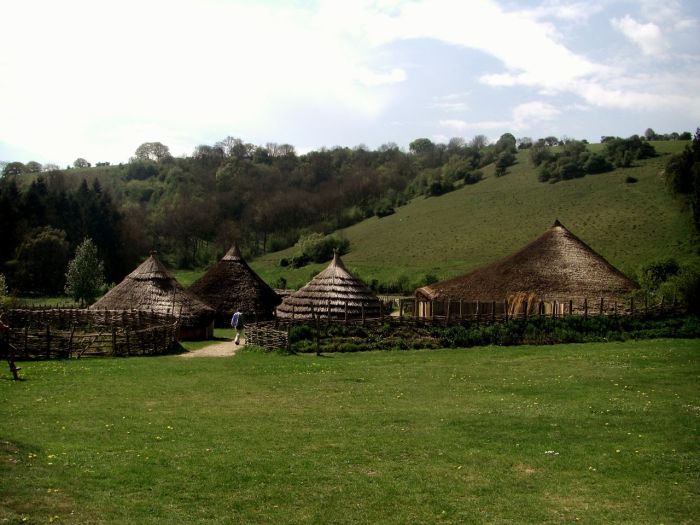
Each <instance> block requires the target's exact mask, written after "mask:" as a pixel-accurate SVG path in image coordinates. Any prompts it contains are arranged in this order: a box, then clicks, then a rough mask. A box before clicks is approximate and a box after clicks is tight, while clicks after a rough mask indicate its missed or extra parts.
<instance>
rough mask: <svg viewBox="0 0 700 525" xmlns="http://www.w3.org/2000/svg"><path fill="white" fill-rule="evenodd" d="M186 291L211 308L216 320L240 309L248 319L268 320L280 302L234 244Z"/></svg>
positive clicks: (227, 317) (225, 317)
mask: <svg viewBox="0 0 700 525" xmlns="http://www.w3.org/2000/svg"><path fill="white" fill-rule="evenodd" d="M188 291H189V292H190V293H192V294H194V295H195V296H196V297H198V298H199V299H201V300H202V301H204V302H206V303H207V304H209V305H210V306H211V307H212V308H214V309H215V310H216V315H217V320H219V321H228V320H229V319H230V318H231V314H233V312H235V311H236V310H239V311H240V312H243V314H244V315H245V317H246V318H247V320H248V322H251V321H253V320H254V318H260V319H270V318H271V317H272V316H273V313H274V311H275V306H277V305H278V304H280V302H281V301H282V299H281V298H280V297H279V296H278V295H277V294H276V293H275V291H274V290H273V289H272V288H270V287H269V286H268V285H267V283H265V281H263V280H262V279H261V278H260V277H259V276H258V274H256V273H255V272H254V271H253V270H252V269H251V268H250V266H248V264H247V263H246V262H245V260H243V257H242V256H241V252H240V251H239V249H238V246H236V245H234V246H233V247H231V249H230V250H229V251H228V252H227V253H226V255H224V257H223V258H222V259H221V260H220V261H219V262H218V263H216V264H215V265H214V266H212V267H211V268H210V269H209V271H207V272H206V273H205V274H204V275H203V276H202V277H200V278H199V279H197V280H196V281H195V282H194V283H192V286H190V287H189V288H188Z"/></svg>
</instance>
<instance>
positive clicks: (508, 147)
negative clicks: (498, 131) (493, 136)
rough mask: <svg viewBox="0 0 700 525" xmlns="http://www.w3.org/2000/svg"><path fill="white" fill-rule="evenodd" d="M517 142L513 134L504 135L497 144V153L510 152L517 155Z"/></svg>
mask: <svg viewBox="0 0 700 525" xmlns="http://www.w3.org/2000/svg"><path fill="white" fill-rule="evenodd" d="M516 143H517V141H516V140H515V137H514V136H513V134H512V133H504V134H503V135H501V137H500V138H499V139H498V141H497V142H496V153H501V152H506V151H507V152H510V153H515V152H516V151H517V150H516V147H515V145H516Z"/></svg>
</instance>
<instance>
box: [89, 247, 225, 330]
mask: <svg viewBox="0 0 700 525" xmlns="http://www.w3.org/2000/svg"><path fill="white" fill-rule="evenodd" d="M90 308H92V309H105V310H147V311H151V310H153V311H154V312H158V313H169V314H172V315H175V316H178V315H179V316H180V317H181V319H182V324H183V326H185V327H197V326H204V325H208V324H211V321H212V320H213V318H214V310H213V308H211V307H209V306H208V305H206V304H204V303H203V302H202V301H200V300H199V299H197V298H196V297H194V296H192V295H190V294H189V293H188V292H186V291H185V289H184V288H183V287H182V286H181V285H180V283H178V282H177V281H176V280H175V278H174V277H173V276H172V275H170V273H169V272H168V270H167V269H166V268H165V266H163V264H162V263H161V262H160V261H159V260H158V259H157V258H156V257H155V255H154V254H151V256H150V257H149V258H148V259H146V260H145V261H144V262H143V263H141V265H140V266H139V267H138V268H136V269H135V270H134V271H133V272H131V273H130V274H129V275H127V276H126V277H125V278H124V280H123V281H122V282H120V283H119V284H118V285H116V286H115V287H114V288H112V289H111V290H110V291H109V292H107V293H106V294H105V295H104V297H102V298H101V299H100V300H99V301H97V302H96V303H95V304H93V305H92V306H91V307H90Z"/></svg>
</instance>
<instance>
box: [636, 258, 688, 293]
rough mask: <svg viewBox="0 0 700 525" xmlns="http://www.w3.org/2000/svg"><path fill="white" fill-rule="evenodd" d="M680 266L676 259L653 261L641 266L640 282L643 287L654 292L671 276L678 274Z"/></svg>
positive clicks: (639, 272)
mask: <svg viewBox="0 0 700 525" xmlns="http://www.w3.org/2000/svg"><path fill="white" fill-rule="evenodd" d="M679 271H680V266H679V265H678V263H677V262H676V261H675V260H674V259H664V260H662V261H653V262H650V263H648V264H645V265H643V266H642V267H641V268H639V271H638V277H639V284H640V286H641V287H642V289H644V290H646V291H648V292H651V293H654V292H656V291H657V290H658V289H659V287H660V286H661V285H662V284H663V283H665V282H666V281H667V280H668V279H669V278H670V277H672V276H674V275H677V274H678V272H679Z"/></svg>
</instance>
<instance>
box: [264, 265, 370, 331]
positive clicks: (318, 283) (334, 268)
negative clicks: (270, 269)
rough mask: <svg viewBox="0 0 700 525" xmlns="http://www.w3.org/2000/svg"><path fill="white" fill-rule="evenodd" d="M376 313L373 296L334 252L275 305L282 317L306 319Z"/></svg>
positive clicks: (356, 316)
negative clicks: (324, 264) (313, 274)
mask: <svg viewBox="0 0 700 525" xmlns="http://www.w3.org/2000/svg"><path fill="white" fill-rule="evenodd" d="M379 313H380V306H379V299H378V298H377V296H376V295H375V294H374V292H372V290H370V289H369V288H368V287H367V286H366V285H365V284H364V283H363V282H362V281H360V280H359V279H358V278H357V277H355V276H353V275H352V274H351V273H350V272H349V271H348V270H347V268H345V265H344V264H343V261H342V260H341V259H340V256H339V255H338V254H337V253H336V254H335V255H334V256H333V261H332V262H331V263H330V264H329V265H328V267H327V268H326V269H325V270H323V271H322V272H321V273H319V274H318V275H316V277H314V278H313V279H312V280H311V281H310V282H309V283H308V284H307V285H306V286H304V287H303V288H301V289H299V290H297V291H296V292H294V293H293V294H291V295H289V296H288V297H285V298H284V300H283V301H282V304H281V305H279V306H278V307H277V316H278V317H280V318H286V319H291V318H294V319H310V318H311V317H312V316H313V315H317V316H320V317H329V316H330V317H332V318H334V319H344V318H345V316H346V315H347V318H348V319H352V318H355V319H357V318H361V317H362V316H363V315H364V316H365V317H367V318H372V317H378V316H379Z"/></svg>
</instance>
